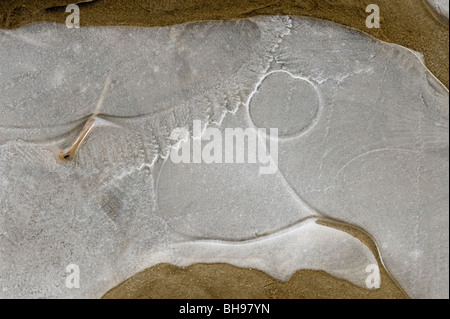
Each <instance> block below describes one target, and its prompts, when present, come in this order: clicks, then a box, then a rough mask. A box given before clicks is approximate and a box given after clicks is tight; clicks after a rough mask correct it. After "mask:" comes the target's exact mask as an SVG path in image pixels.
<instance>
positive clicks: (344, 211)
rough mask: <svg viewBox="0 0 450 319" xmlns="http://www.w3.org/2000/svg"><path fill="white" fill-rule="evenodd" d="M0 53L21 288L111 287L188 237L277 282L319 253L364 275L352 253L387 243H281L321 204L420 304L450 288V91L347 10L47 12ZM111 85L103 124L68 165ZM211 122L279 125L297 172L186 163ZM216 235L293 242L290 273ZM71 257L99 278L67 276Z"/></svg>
mask: <svg viewBox="0 0 450 319" xmlns="http://www.w3.org/2000/svg"><path fill="white" fill-rule="evenodd" d="M0 56H1V60H0V92H1V95H2V101H0V112H1V114H2V117H1V119H0V256H1V259H0V287H1V290H0V294H1V295H2V296H3V297H6V298H8V297H32V298H35V297H80V296H84V297H99V296H101V295H102V294H103V293H104V292H105V291H106V290H107V289H109V288H112V286H114V285H115V284H118V283H119V282H120V281H122V280H124V279H125V278H126V277H128V276H131V275H132V274H134V273H135V272H137V271H140V270H143V269H144V268H146V267H148V266H150V265H151V264H152V263H153V262H154V261H155V260H156V259H155V258H156V257H157V256H162V255H160V254H161V252H164V251H167V249H168V248H169V247H182V249H181V250H182V254H181V252H179V251H178V250H176V251H175V253H174V254H172V255H165V256H166V257H167V260H164V258H160V259H159V261H170V260H174V258H178V259H176V262H177V263H179V264H180V265H182V264H186V263H192V262H195V261H196V260H198V261H199V262H200V261H202V262H208V261H211V262H213V261H224V262H225V261H228V262H235V263H236V264H238V265H243V266H246V265H248V266H252V267H255V268H260V269H262V270H265V271H267V272H268V273H269V274H271V275H273V276H276V277H278V278H286V277H284V276H286V274H287V273H292V271H294V270H295V269H300V268H301V267H309V266H311V265H314V267H317V268H318V269H323V270H326V271H328V272H330V273H332V274H336V275H339V276H342V277H343V278H346V279H348V280H350V281H352V282H355V283H358V284H360V282H361V276H362V273H361V272H362V271H364V269H360V268H361V267H359V268H358V271H350V270H351V269H353V268H352V267H348V265H349V264H350V265H351V264H352V260H353V261H357V264H358V265H360V266H361V265H362V264H365V263H367V262H368V261H371V260H372V259H371V258H373V256H372V257H370V256H369V255H365V254H361V252H362V251H365V249H367V248H365V246H364V245H363V244H362V243H361V244H360V245H359V246H358V245H357V246H355V244H356V243H355V241H354V240H347V239H345V238H348V237H346V236H347V235H345V233H341V232H337V233H336V232H335V231H329V230H328V231H326V232H324V234H327V236H328V235H329V236H331V237H333V240H336V242H338V243H342V244H341V245H334V246H333V247H335V249H334V250H333V251H331V252H329V254H328V253H327V254H324V255H321V254H320V251H319V252H318V251H314V253H310V254H308V255H304V254H302V252H301V251H299V250H295V249H289V247H294V246H292V244H293V243H294V242H299V241H300V242H302V243H303V241H304V240H306V238H308V240H314V239H315V240H314V243H311V247H320V245H322V244H323V243H324V242H323V241H321V240H322V239H320V238H319V236H316V235H314V236H312V235H311V236H310V235H308V234H309V233H308V232H307V231H305V232H302V231H300V232H291V233H289V234H290V235H289V236H294V237H293V238H292V240H291V239H289V240H285V241H283V247H284V248H285V249H284V250H283V249H280V247H279V246H278V243H277V241H274V240H267V238H269V237H270V236H274V235H276V234H277V232H278V231H280V230H285V229H288V228H289V227H291V226H292V225H294V224H296V223H298V221H300V220H304V219H305V218H306V217H309V216H312V215H314V216H326V217H330V218H336V219H339V220H342V221H345V222H348V223H352V224H355V225H357V226H359V227H361V228H363V229H366V230H368V231H369V233H370V234H371V235H372V236H374V238H375V239H376V241H377V242H378V244H379V245H380V250H381V254H382V256H383V258H384V261H385V263H386V265H387V267H388V269H389V270H390V271H391V273H392V275H393V276H394V278H396V279H397V280H398V281H399V282H400V284H401V285H402V287H403V288H405V289H406V292H407V293H408V294H410V295H411V296H412V297H446V296H448V262H449V261H448V233H449V232H448V187H447V186H448V91H447V90H446V89H445V88H444V87H443V86H442V85H441V84H440V83H439V82H438V81H437V80H436V79H435V78H434V77H433V75H432V74H430V73H429V71H428V70H427V69H426V68H425V66H424V65H423V63H422V61H421V60H420V59H419V58H418V56H417V55H416V54H415V53H414V52H412V51H410V50H407V49H405V48H402V47H399V46H395V45H391V44H387V43H383V42H380V41H377V40H374V39H372V38H370V37H368V36H366V35H364V34H361V33H359V32H357V31H354V30H351V29H347V28H343V27H340V26H338V25H335V24H332V23H329V22H324V21H316V20H310V19H305V18H295V19H290V18H288V17H260V18H255V19H250V20H242V21H233V22H206V23H195V24H186V25H180V26H173V27H164V28H142V29H140V28H81V29H66V28H65V27H64V26H61V25H55V24H47V23H40V24H34V25H31V26H27V27H25V28H21V29H18V30H13V31H0ZM108 78H110V79H111V83H110V84H109V85H105V83H108V81H107V79H108ZM105 88H106V91H105V92H106V94H105V96H104V97H105V98H104V101H103V106H102V108H101V110H100V113H99V114H98V115H97V116H96V118H95V127H94V128H93V129H92V131H90V133H89V135H88V136H87V137H86V138H85V140H84V142H83V144H82V145H81V147H80V149H79V151H78V152H77V153H76V156H75V157H74V159H73V161H60V159H59V158H58V154H59V152H61V150H63V149H65V148H67V147H69V146H70V145H72V143H73V142H74V141H75V140H76V138H77V136H79V134H80V131H82V130H83V127H85V124H86V122H87V121H88V120H89V119H90V118H91V116H92V114H95V113H96V112H97V111H98V110H96V105H97V104H98V101H99V97H100V95H101V94H102V91H104V90H105ZM195 119H199V120H202V121H203V123H205V124H208V125H209V126H210V127H211V126H214V127H218V128H219V129H220V130H222V131H223V130H224V129H225V128H227V127H228V128H230V127H240V128H244V129H245V128H255V127H256V126H263V127H267V128H274V127H276V128H279V130H280V132H281V134H280V136H279V153H278V157H279V160H278V164H279V165H278V171H277V172H276V173H275V174H269V175H261V174H260V171H259V168H260V165H259V164H251V163H242V164H236V163H235V164H206V163H201V164H175V163H173V162H172V161H171V160H170V159H169V158H167V156H168V152H169V150H170V146H171V144H172V142H171V141H170V139H169V135H170V133H171V131H172V130H173V129H174V128H177V127H185V128H188V129H189V130H192V123H193V120H195ZM299 229H301V228H299ZM303 229H304V228H303ZM267 236H269V237H267ZM280 236H281V235H280ZM297 236H298V237H297ZM324 236H325V235H324ZM270 238H275V237H270ZM280 238H281V237H280ZM326 238H328V237H326ZM339 238H342V240H343V241H342V242H341V241H339ZM208 239H209V240H219V241H222V242H224V241H240V243H242V241H244V242H245V241H250V242H252V240H253V241H257V242H258V247H259V248H258V249H261V250H264V249H267V252H266V253H267V255H272V254H274V253H275V252H277V253H278V252H279V251H280V253H279V255H277V256H279V260H283V254H284V253H283V254H282V253H281V252H285V253H286V256H285V259H284V262H285V263H286V264H284V266H283V267H285V268H283V267H281V265H280V267H281V268H278V267H277V266H276V265H273V264H270V263H269V260H270V259H261V260H258V261H256V260H255V261H254V262H253V261H252V263H246V262H245V261H244V259H243V260H241V261H240V260H234V261H233V260H231V259H230V256H232V255H233V254H234V253H235V250H234V248H233V249H231V248H230V247H229V248H226V249H225V250H223V251H224V254H225V255H222V257H223V259H221V258H219V257H218V255H214V254H212V253H211V251H215V249H216V248H217V251H221V249H220V248H221V247H224V246H223V245H222V246H221V244H220V243H208V244H203V243H202V244H200V245H199V244H198V240H208ZM344 239H345V240H344ZM180 240H182V241H186V240H187V243H180V242H179V241H180ZM252 243H253V242H252ZM321 243H322V244H321ZM174 245H175V246H174ZM178 245H181V246H178ZM205 245H206V246H205ZM252 245H253V244H252ZM299 245H300V244H299ZM301 245H304V244H301ZM314 245H316V246H314ZM306 246H307V245H306ZM306 246H305V247H306ZM227 247H228V246H227ZM233 247H234V246H233ZM239 247H241V246H239ZM242 247H246V246H245V245H243V246H242ZM248 247H250V246H248ZM251 247H255V246H251ZM352 247H353V248H355V247H357V249H350V248H352ZM239 249H241V248H239ZM240 251H241V252H242V254H245V252H246V250H245V249H243V250H240ZM350 251H354V255H352V254H350V255H349V254H346V252H350ZM178 252H179V254H178ZM241 252H236V254H240V253H241ZM340 253H343V254H344V253H345V254H346V256H348V258H345V259H339V254H340ZM183 256H185V258H183ZM193 256H194V257H193ZM227 256H228V257H227ZM292 256H294V257H295V258H293V257H292ZM305 256H307V257H305ZM361 256H366V257H364V258H365V259H364V258H361ZM197 257H198V258H197ZM303 257H304V258H306V259H305V260H307V262H306V261H304V263H302V262H300V260H303V259H302V258H303ZM152 258H153V259H152ZM326 260H329V261H333V262H330V264H327V262H325V261H326ZM71 263H75V264H77V265H79V267H80V271H81V274H80V275H81V288H80V289H68V288H67V287H66V286H65V279H66V273H65V267H66V265H68V264H71ZM334 267H338V268H339V269H335V268H334ZM283 269H289V271H286V272H283ZM283 274H284V275H283Z"/></svg>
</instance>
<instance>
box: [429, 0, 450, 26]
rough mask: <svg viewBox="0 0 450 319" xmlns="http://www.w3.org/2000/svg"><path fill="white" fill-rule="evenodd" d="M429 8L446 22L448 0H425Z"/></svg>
mask: <svg viewBox="0 0 450 319" xmlns="http://www.w3.org/2000/svg"><path fill="white" fill-rule="evenodd" d="M426 1H427V3H428V5H429V6H430V7H431V9H432V10H433V11H434V12H435V13H436V14H437V15H438V16H439V17H440V18H441V19H442V20H443V21H445V22H446V23H447V24H448V14H449V0H426Z"/></svg>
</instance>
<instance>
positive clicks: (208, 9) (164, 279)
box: [0, 0, 449, 298]
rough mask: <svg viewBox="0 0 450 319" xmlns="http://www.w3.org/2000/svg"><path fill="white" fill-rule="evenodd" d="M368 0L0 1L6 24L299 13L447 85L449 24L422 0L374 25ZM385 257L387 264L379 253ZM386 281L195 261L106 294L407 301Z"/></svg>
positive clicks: (387, 4)
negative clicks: (75, 16)
mask: <svg viewBox="0 0 450 319" xmlns="http://www.w3.org/2000/svg"><path fill="white" fill-rule="evenodd" d="M371 2H372V1H370V0H369V1H362V0H335V1H332V0H321V1H319V0H293V1H275V0H253V1H252V0H223V1H210V0H186V1H174V0H155V1H145V0H115V1H114V0H109V1H108V0H97V1H95V0H92V1H73V0H72V1H66V0H64V1H61V0H39V1H36V0H25V1H19V0H11V1H8V2H7V3H6V2H4V1H2V2H0V28H9V29H11V28H18V27H20V26H23V25H26V24H29V23H33V22H38V21H51V22H58V23H64V22H65V19H66V17H67V15H68V13H66V12H65V6H66V5H68V4H71V3H78V4H79V5H80V9H81V20H80V22H81V26H82V27H84V26H141V27H144V26H166V25H172V24H179V23H185V22H191V21H204V20H222V19H240V18H245V17H250V16H256V15H274V14H281V15H297V16H307V17H314V18H320V19H325V20H330V21H334V22H336V23H339V24H342V25H346V26H349V27H352V28H355V29H358V30H361V31H363V32H366V33H368V34H370V35H372V36H374V37H376V38H378V39H381V40H384V41H388V42H393V43H397V44H400V45H403V46H406V47H409V48H411V49H413V50H416V51H419V52H422V53H423V54H424V57H425V62H426V65H427V66H428V68H429V69H430V70H431V71H432V72H433V73H434V74H435V75H436V76H437V77H438V78H439V79H440V80H441V81H442V82H443V83H444V84H445V85H446V86H447V87H448V85H449V72H448V70H449V29H448V26H446V25H444V24H442V23H441V22H440V21H438V20H437V19H436V18H435V17H434V16H433V14H432V13H431V12H430V11H429V10H428V8H427V7H426V6H425V5H424V3H423V2H422V1H421V0H402V1H388V0H380V1H378V2H377V4H378V5H379V6H380V9H381V28H380V29H368V28H367V27H366V25H365V19H366V17H367V15H368V13H366V12H365V8H366V6H367V5H368V4H370V3H371ZM322 223H323V224H326V225H328V226H332V227H336V228H339V229H341V230H343V231H346V232H348V233H350V234H352V235H353V236H355V237H357V238H359V239H360V240H361V241H362V242H364V243H365V244H366V245H367V246H368V247H369V248H370V249H371V250H372V251H373V252H374V253H375V255H376V256H378V255H377V252H376V246H375V244H374V243H373V241H372V240H371V238H370V236H368V235H367V234H365V233H364V232H362V231H361V230H358V229H356V228H354V227H352V226H349V225H344V224H339V223H336V222H332V221H322ZM378 261H380V259H379V257H378ZM380 271H381V278H382V279H381V280H382V285H381V288H380V289H378V290H367V289H363V288H360V287H357V286H355V285H353V284H351V283H349V282H347V281H344V280H340V279H338V278H335V277H333V276H331V275H329V274H327V273H325V272H323V271H313V270H300V271H298V272H297V273H295V274H294V275H293V277H292V278H291V279H290V281H289V282H287V283H283V282H279V281H277V280H274V279H273V278H271V277H270V276H268V275H267V274H265V273H263V272H261V271H259V270H252V269H242V268H238V267H234V266H231V265H227V264H195V265H192V266H189V267H186V268H179V267H176V266H173V265H168V264H160V265H156V266H154V267H151V268H149V269H147V270H145V271H143V272H140V273H138V274H136V275H135V276H133V277H131V278H129V279H128V280H126V281H125V282H123V283H122V284H120V285H118V286H117V287H115V288H113V289H111V290H110V291H109V292H107V293H106V294H105V296H104V298H407V295H406V294H405V293H404V292H403V290H402V289H401V288H400V287H399V286H398V284H397V283H396V282H395V280H394V279H393V278H392V277H391V276H390V275H389V274H388V272H387V271H386V269H384V268H382V269H380Z"/></svg>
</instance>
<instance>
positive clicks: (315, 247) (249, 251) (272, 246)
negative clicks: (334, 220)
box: [146, 218, 381, 288]
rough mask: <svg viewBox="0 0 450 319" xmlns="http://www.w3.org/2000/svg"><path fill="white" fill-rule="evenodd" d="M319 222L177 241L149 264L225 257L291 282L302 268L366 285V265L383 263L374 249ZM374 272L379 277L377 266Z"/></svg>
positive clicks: (177, 264) (307, 221)
mask: <svg viewBox="0 0 450 319" xmlns="http://www.w3.org/2000/svg"><path fill="white" fill-rule="evenodd" d="M316 221H317V220H316V219H315V218H311V219H307V220H305V221H303V222H301V223H298V224H296V225H293V226H292V227H289V228H288V229H284V230H282V231H279V232H276V233H274V234H271V235H266V236H261V237H259V238H257V239H253V240H246V241H234V242H233V241H220V240H199V241H190V242H186V243H181V244H175V245H173V246H170V247H168V248H167V249H165V250H164V251H159V252H156V253H155V254H153V255H152V256H151V258H149V260H147V261H146V262H147V263H148V264H149V265H151V264H157V263H161V262H169V263H171V264H173V265H176V266H179V267H186V266H189V265H191V264H195V263H198V262H208V263H211V262H218V263H223V262H226V263H229V264H232V265H235V266H238V267H244V268H256V269H260V270H262V271H264V272H266V273H268V274H270V275H271V276H272V277H274V278H276V279H278V280H281V281H288V280H289V279H290V278H291V276H292V275H293V274H294V273H295V272H296V271H297V270H298V269H317V270H324V271H327V272H328V273H330V274H331V275H333V276H336V277H338V278H344V279H346V280H348V281H350V282H351V283H353V284H355V285H357V286H360V287H363V288H367V286H366V280H367V276H368V272H367V271H366V268H367V266H369V265H376V266H377V267H381V266H380V265H379V264H378V262H377V260H376V258H375V256H374V255H373V253H372V252H371V251H370V249H369V248H368V247H367V246H365V245H364V244H362V243H361V242H360V241H359V240H358V239H356V238H355V237H353V236H351V235H349V234H347V233H345V232H341V231H339V230H336V229H333V228H331V227H326V226H322V225H319V224H317V223H316ZM336 251H339V254H336ZM375 271H377V275H378V276H380V274H379V271H378V270H377V269H376V268H375Z"/></svg>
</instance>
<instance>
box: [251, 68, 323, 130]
mask: <svg viewBox="0 0 450 319" xmlns="http://www.w3.org/2000/svg"><path fill="white" fill-rule="evenodd" d="M319 103H320V102H319V95H318V92H317V90H316V89H315V87H314V86H313V85H312V84H310V83H309V82H308V81H306V80H303V79H300V78H296V77H293V76H291V75H290V74H289V73H287V72H274V73H271V74H269V75H268V76H266V77H265V78H264V79H263V81H262V82H261V84H260V85H259V87H258V88H257V90H256V93H255V94H254V95H253V97H252V99H251V101H250V104H249V112H250V117H251V119H252V121H253V123H254V124H255V126H257V127H259V128H266V129H270V128H278V135H279V136H280V137H290V136H295V135H298V134H300V133H302V132H304V131H305V130H306V129H308V128H309V127H310V126H311V125H312V124H313V123H314V121H315V118H316V116H317V114H318V110H319Z"/></svg>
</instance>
